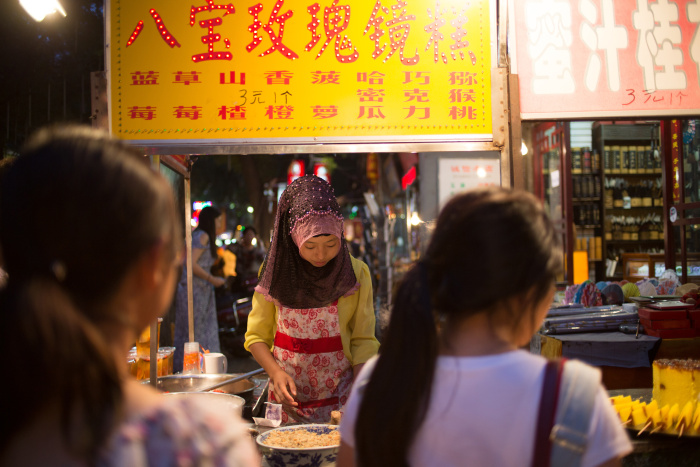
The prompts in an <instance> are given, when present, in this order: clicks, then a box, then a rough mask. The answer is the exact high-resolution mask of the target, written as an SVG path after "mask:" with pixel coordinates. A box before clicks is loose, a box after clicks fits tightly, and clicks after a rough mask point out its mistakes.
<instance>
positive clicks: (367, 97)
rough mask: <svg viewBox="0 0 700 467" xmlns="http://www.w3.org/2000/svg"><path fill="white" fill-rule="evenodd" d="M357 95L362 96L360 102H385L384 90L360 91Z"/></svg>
mask: <svg viewBox="0 0 700 467" xmlns="http://www.w3.org/2000/svg"><path fill="white" fill-rule="evenodd" d="M357 95H358V96H360V102H368V101H369V102H372V101H374V102H384V90H383V89H372V88H368V89H358V90H357Z"/></svg>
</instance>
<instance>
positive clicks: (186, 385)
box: [146, 373, 255, 403]
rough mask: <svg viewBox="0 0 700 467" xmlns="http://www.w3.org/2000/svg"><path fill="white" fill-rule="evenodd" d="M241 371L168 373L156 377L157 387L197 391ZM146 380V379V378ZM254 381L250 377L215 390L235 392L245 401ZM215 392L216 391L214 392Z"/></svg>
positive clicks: (250, 395)
mask: <svg viewBox="0 0 700 467" xmlns="http://www.w3.org/2000/svg"><path fill="white" fill-rule="evenodd" d="M239 374H243V373H232V374H199V375H169V376H161V377H160V378H158V383H157V384H158V385H157V389H158V390H159V391H163V392H199V390H200V389H201V388H205V387H207V386H211V385H213V384H216V383H219V382H221V381H226V380H227V379H231V378H234V377H236V376H237V375H239ZM146 382H148V380H146ZM254 390H255V383H254V382H253V381H251V380H250V379H243V380H241V381H236V382H235V383H230V384H227V385H225V386H221V387H220V388H218V389H216V390H215V391H217V392H219V391H222V392H223V393H225V394H235V395H236V396H239V397H242V398H243V399H244V400H245V402H246V403H249V402H250V401H251V400H252V398H253V391H254ZM214 394H216V393H214Z"/></svg>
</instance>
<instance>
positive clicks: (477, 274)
mask: <svg viewBox="0 0 700 467" xmlns="http://www.w3.org/2000/svg"><path fill="white" fill-rule="evenodd" d="M561 258H562V253H561V249H560V246H559V245H558V235H557V233H556V231H555V230H554V227H553V225H552V223H551V221H550V220H549V218H548V217H547V215H546V213H545V211H544V209H543V208H542V206H541V203H540V202H539V201H538V200H537V199H536V198H535V197H534V196H533V195H531V194H529V193H526V192H522V191H511V190H508V189H504V188H500V187H492V188H487V189H480V190H475V191H471V192H467V193H464V194H460V195H456V196H455V197H454V198H452V199H451V200H450V201H449V202H448V203H447V204H446V205H445V207H444V208H443V209H442V211H441V212H440V215H439V217H438V220H437V226H436V228H435V231H434V232H433V235H432V238H431V241H430V245H429V246H428V249H427V251H426V253H425V255H424V257H423V258H421V259H420V261H419V262H418V263H417V264H416V265H415V266H414V267H413V268H412V269H411V270H410V271H409V272H408V273H407V275H406V277H405V278H404V280H403V281H402V283H401V285H400V288H399V290H398V294H397V297H396V299H395V301H394V303H393V309H392V314H391V318H390V322H389V327H388V329H387V332H386V334H385V337H384V339H383V341H382V352H381V354H380V355H379V357H378V358H377V359H373V360H372V361H371V362H368V363H367V365H366V366H365V368H364V370H363V372H362V373H361V374H360V376H359V377H358V382H356V384H355V386H354V388H353V392H352V394H351V396H350V401H349V402H348V405H347V406H346V409H345V412H344V414H343V419H342V421H341V426H340V431H341V439H342V442H341V448H340V452H339V456H338V466H339V467H346V466H352V465H361V466H363V467H371V466H381V467H390V466H408V465H416V466H460V465H475V466H477V465H478V466H492V465H493V466H499V467H508V466H518V467H519V466H523V465H525V466H527V465H534V466H539V465H544V464H543V463H539V462H537V461H535V460H534V459H535V457H533V454H534V453H535V452H536V451H535V432H536V429H535V428H536V427H537V426H538V423H537V422H538V411H539V407H540V404H539V401H540V398H541V394H542V389H543V380H544V370H545V367H546V366H548V365H547V360H546V359H544V358H543V357H541V356H539V355H534V354H530V353H529V352H527V351H525V350H522V349H521V348H522V347H523V346H525V345H527V344H528V343H529V341H530V338H531V337H532V336H533V334H534V333H535V332H536V331H537V329H539V327H540V325H541V324H542V321H543V319H544V317H545V316H546V314H547V311H548V310H549V307H550V305H551V303H552V298H553V295H554V290H555V287H554V283H555V278H556V277H557V274H558V273H559V272H560V270H561V268H562V265H561ZM571 363H577V364H579V363H578V362H569V363H568V364H571ZM568 364H567V365H568ZM579 365H582V364H579ZM584 369H585V370H586V371H588V372H589V374H591V375H592V376H594V377H595V379H594V380H593V384H592V385H593V387H594V388H595V389H594V391H593V394H592V395H591V399H592V401H591V402H592V413H590V414H589V415H590V421H589V429H588V431H587V444H586V445H585V448H584V452H583V456H582V459H581V465H582V466H595V465H618V464H619V459H620V458H621V457H622V456H625V455H626V454H628V453H629V452H630V451H631V445H630V442H629V440H628V437H627V434H626V433H625V431H624V429H623V428H622V425H621V424H620V421H619V418H618V417H617V415H616V414H615V412H614V411H613V409H612V406H611V404H610V402H609V400H608V396H607V393H606V391H605V389H604V387H603V386H602V384H601V383H600V373H599V372H597V370H594V369H592V368H590V367H585V366H584ZM545 433H546V434H547V435H548V434H549V433H548V432H547V431H546V430H545ZM544 441H545V442H549V436H545V438H544ZM545 449H546V448H545ZM544 452H545V453H546V459H549V451H547V450H545V451H544ZM531 459H532V461H531ZM547 465H549V463H547Z"/></svg>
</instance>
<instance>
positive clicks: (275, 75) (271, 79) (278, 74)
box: [265, 70, 294, 84]
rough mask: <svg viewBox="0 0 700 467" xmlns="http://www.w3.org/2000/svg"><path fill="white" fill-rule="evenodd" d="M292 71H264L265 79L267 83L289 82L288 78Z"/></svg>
mask: <svg viewBox="0 0 700 467" xmlns="http://www.w3.org/2000/svg"><path fill="white" fill-rule="evenodd" d="M293 75H294V73H292V72H290V71H287V70H278V71H266V72H265V79H266V80H267V84H289V80H290V79H291V78H292V76H293Z"/></svg>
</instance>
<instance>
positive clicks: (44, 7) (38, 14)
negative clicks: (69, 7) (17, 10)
mask: <svg viewBox="0 0 700 467" xmlns="http://www.w3.org/2000/svg"><path fill="white" fill-rule="evenodd" d="M19 4H20V5H22V8H24V9H25V11H26V12H27V13H29V16H31V17H32V18H34V21H42V20H43V19H44V18H46V16H47V15H50V14H51V13H56V12H59V13H61V14H62V15H63V16H66V10H64V9H63V7H62V6H61V4H60V3H59V2H58V0H19Z"/></svg>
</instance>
